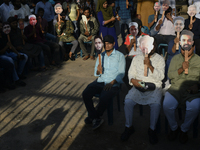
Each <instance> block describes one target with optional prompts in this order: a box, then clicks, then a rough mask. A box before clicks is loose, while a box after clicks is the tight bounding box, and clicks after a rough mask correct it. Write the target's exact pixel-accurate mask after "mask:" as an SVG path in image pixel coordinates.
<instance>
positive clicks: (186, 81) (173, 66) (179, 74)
mask: <svg viewBox="0 0 200 150" xmlns="http://www.w3.org/2000/svg"><path fill="white" fill-rule="evenodd" d="M193 36H194V34H193V33H192V32H191V31H188V30H183V31H182V32H181V36H180V45H181V53H180V54H177V55H175V56H174V57H173V58H172V60H171V63H170V66H169V71H168V77H169V78H170V79H171V86H170V88H169V89H168V91H167V92H166V93H165V99H164V101H163V110H164V113H165V115H166V117H167V120H168V122H169V126H170V129H171V131H170V133H169V135H168V139H169V140H170V141H173V140H175V139H176V137H177V135H178V134H179V133H180V136H179V141H180V142H181V143H186V142H187V140H188V135H187V131H188V130H189V129H190V125H191V124H192V123H193V122H194V120H195V119H196V117H197V115H198V114H199V110H200V106H199V104H200V98H199V97H200V92H199V89H200V88H199V79H200V63H199V62H200V57H199V56H198V55H196V54H194V41H193ZM186 51H188V59H189V60H188V61H186V60H185V57H186ZM186 69H188V74H187V73H186ZM178 105H183V106H185V105H186V114H185V120H184V122H183V124H182V125H181V127H179V126H178V124H177V122H176V117H175V110H176V108H177V106H178Z"/></svg>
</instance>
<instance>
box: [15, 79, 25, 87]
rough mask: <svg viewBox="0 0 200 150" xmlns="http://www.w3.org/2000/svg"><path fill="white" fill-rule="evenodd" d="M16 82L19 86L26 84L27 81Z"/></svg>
mask: <svg viewBox="0 0 200 150" xmlns="http://www.w3.org/2000/svg"><path fill="white" fill-rule="evenodd" d="M15 84H16V85H18V86H26V83H25V82H23V81H21V80H17V81H15Z"/></svg>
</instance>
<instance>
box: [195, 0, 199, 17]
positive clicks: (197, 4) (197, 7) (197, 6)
mask: <svg viewBox="0 0 200 150" xmlns="http://www.w3.org/2000/svg"><path fill="white" fill-rule="evenodd" d="M194 5H195V6H196V9H197V14H200V2H195V3H194Z"/></svg>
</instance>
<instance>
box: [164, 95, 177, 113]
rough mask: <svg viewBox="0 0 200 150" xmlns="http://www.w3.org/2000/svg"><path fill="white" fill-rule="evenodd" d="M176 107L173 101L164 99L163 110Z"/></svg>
mask: <svg viewBox="0 0 200 150" xmlns="http://www.w3.org/2000/svg"><path fill="white" fill-rule="evenodd" d="M174 105H175V103H173V101H170V100H169V99H166V98H165V99H164V101H163V109H164V110H167V109H174Z"/></svg>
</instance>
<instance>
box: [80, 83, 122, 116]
mask: <svg viewBox="0 0 200 150" xmlns="http://www.w3.org/2000/svg"><path fill="white" fill-rule="evenodd" d="M104 86H105V85H104V82H97V81H96V80H95V81H94V82H92V83H90V84H89V85H88V86H87V87H86V89H85V90H84V91H83V93H82V97H83V101H84V103H85V107H86V109H87V111H88V116H89V117H90V118H91V119H95V118H99V117H101V116H102V115H103V113H104V111H105V110H106V109H107V107H108V105H109V104H110V102H111V101H112V98H113V96H115V94H116V93H117V92H118V91H119V88H118V87H112V88H111V89H110V90H109V91H105V90H103V88H104ZM95 94H99V95H100V97H99V103H98V107H97V109H95V107H94V104H93V101H92V98H93V96H95Z"/></svg>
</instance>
